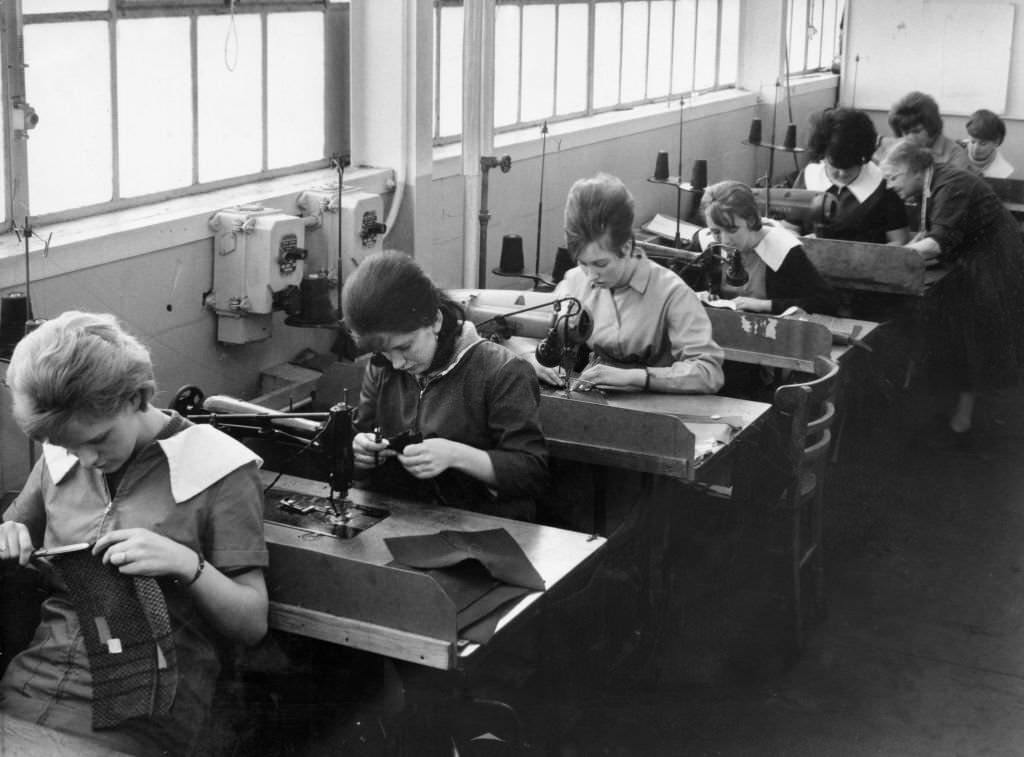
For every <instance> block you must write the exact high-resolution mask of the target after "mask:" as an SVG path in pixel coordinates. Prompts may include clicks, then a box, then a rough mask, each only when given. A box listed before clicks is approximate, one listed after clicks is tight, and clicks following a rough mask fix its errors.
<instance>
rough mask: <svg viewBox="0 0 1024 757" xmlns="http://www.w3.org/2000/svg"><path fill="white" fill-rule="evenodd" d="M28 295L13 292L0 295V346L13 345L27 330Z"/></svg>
mask: <svg viewBox="0 0 1024 757" xmlns="http://www.w3.org/2000/svg"><path fill="white" fill-rule="evenodd" d="M27 320H28V297H26V296H25V293H24V292H13V293H11V294H5V295H4V296H3V297H0V346H3V347H13V346H14V345H15V344H17V343H18V340H19V339H21V338H22V337H23V336H24V335H25V334H26V333H27V332H26V330H25V323H26V321H27Z"/></svg>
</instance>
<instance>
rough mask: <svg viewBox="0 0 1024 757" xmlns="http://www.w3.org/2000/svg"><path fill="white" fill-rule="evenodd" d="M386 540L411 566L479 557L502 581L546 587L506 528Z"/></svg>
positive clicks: (446, 564)
mask: <svg viewBox="0 0 1024 757" xmlns="http://www.w3.org/2000/svg"><path fill="white" fill-rule="evenodd" d="M384 543H385V544H386V545H387V547H388V549H390V550H391V554H392V555H393V556H394V558H395V560H397V561H398V562H400V563H402V564H403V565H408V566H409V567H410V568H423V569H427V568H445V567H449V566H452V565H455V564H456V563H459V562H461V561H463V560H477V561H478V562H480V564H482V565H483V566H484V567H485V568H486V569H487V572H488V573H490V574H491V575H492V576H493V577H494V578H496V579H498V580H499V581H502V582H504V583H508V584H514V585H516V586H523V587H525V588H527V589H533V590H534V591H543V590H544V579H543V578H541V576H540V574H539V573H538V572H537V569H536V568H534V567H533V563H531V562H530V558H528V557H527V556H526V553H525V552H523V549H522V547H520V546H519V544H518V542H516V540H515V539H513V538H512V536H511V535H510V534H509V532H508V531H506V530H505V529H504V528H494V529H489V530H487V531H438V532H437V533H436V534H423V535H420V536H396V537H392V538H390V539H385V540H384Z"/></svg>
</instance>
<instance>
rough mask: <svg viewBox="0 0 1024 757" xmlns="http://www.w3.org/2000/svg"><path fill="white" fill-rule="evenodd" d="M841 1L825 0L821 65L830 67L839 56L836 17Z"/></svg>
mask: <svg viewBox="0 0 1024 757" xmlns="http://www.w3.org/2000/svg"><path fill="white" fill-rule="evenodd" d="M840 2H841V0H826V2H825V8H824V13H825V18H824V20H823V21H822V22H821V46H822V53H821V58H822V60H821V65H822V66H831V65H832V63H833V62H834V61H835V59H836V56H838V55H839V22H838V20H837V17H836V13H837V12H838V6H839V4H840Z"/></svg>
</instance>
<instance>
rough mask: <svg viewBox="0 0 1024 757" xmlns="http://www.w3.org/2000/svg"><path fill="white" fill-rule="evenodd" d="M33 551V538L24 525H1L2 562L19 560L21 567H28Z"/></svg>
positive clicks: (0, 555)
mask: <svg viewBox="0 0 1024 757" xmlns="http://www.w3.org/2000/svg"><path fill="white" fill-rule="evenodd" d="M32 550H33V546H32V537H31V536H29V534H28V528H27V527H26V526H25V524H24V523H18V522H16V521H7V522H6V523H2V524H0V561H2V560H17V561H18V564H19V565H28V561H29V558H30V557H32Z"/></svg>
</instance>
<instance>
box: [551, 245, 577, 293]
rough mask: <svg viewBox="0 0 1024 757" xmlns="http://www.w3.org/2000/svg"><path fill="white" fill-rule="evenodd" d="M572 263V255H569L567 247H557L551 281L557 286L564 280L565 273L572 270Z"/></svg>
mask: <svg viewBox="0 0 1024 757" xmlns="http://www.w3.org/2000/svg"><path fill="white" fill-rule="evenodd" d="M573 265H574V263H573V262H572V255H570V254H569V248H568V247H559V248H558V251H557V252H556V253H555V267H554V268H553V269H552V271H551V279H552V280H553V281H554V282H555V283H556V284H557V283H558V282H560V281H561V280H562V279H564V278H565V273H566V271H568V270H569V269H570V268H572V267H573Z"/></svg>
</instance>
